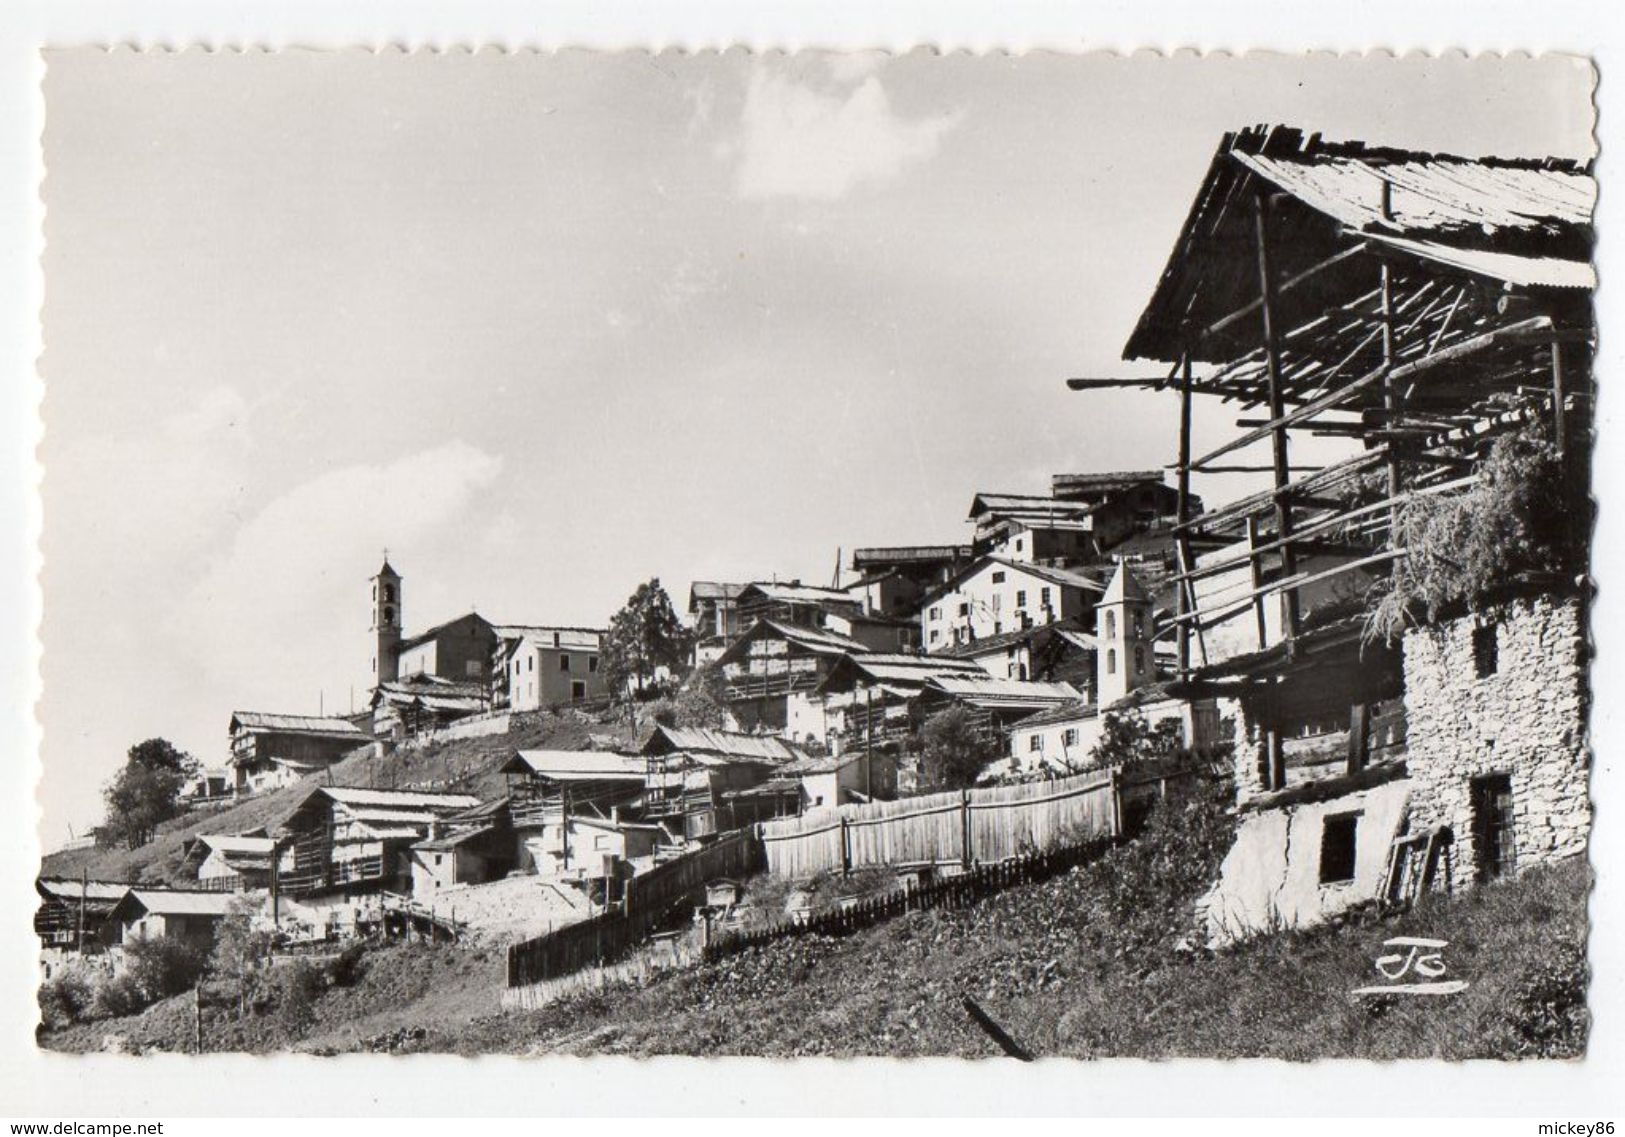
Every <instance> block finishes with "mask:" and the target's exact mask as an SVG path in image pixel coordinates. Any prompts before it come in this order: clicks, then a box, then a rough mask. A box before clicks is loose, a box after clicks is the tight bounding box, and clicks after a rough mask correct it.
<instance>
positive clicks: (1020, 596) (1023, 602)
mask: <svg viewBox="0 0 1625 1137" xmlns="http://www.w3.org/2000/svg"><path fill="white" fill-rule="evenodd" d="M1016 607H1017V608H1025V607H1027V590H1026V589H1024V588H1022V589H1017V590H1016Z"/></svg>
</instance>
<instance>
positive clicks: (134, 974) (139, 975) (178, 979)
mask: <svg viewBox="0 0 1625 1137" xmlns="http://www.w3.org/2000/svg"><path fill="white" fill-rule="evenodd" d="M124 958H125V966H126V974H127V975H128V976H129V978H130V979H131V981H132V982H134V984H135V987H136V990H137V991H139V992H141V994H142V995H143V996H144V997H145V999H146V1001H147V1002H149V1003H155V1002H157V1001H158V1000H159V999H163V998H167V997H168V996H170V995H178V994H180V993H181V992H182V991H189V990H191V989H192V988H193V987H195V986H196V985H197V982H198V980H199V978H201V977H202V975H203V969H204V967H205V966H206V965H207V963H208V955H207V953H206V952H204V951H203V950H202V949H200V948H197V947H194V946H192V945H191V944H189V943H186V942H185V941H183V940H177V939H170V938H169V937H167V936H157V937H152V938H146V939H136V940H131V941H130V942H129V943H128V944H127V945H126V946H125V949H124Z"/></svg>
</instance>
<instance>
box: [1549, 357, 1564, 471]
mask: <svg viewBox="0 0 1625 1137" xmlns="http://www.w3.org/2000/svg"><path fill="white" fill-rule="evenodd" d="M1566 398H1567V395H1566V394H1565V393H1564V391H1563V352H1562V348H1560V347H1559V346H1558V342H1557V341H1556V340H1555V339H1554V340H1553V341H1552V442H1553V444H1554V445H1555V446H1556V447H1557V456H1558V458H1559V459H1561V458H1562V457H1563V452H1564V450H1565V449H1566V448H1567V445H1568V438H1567V434H1568V431H1567V429H1566V424H1565V423H1564V421H1563V402H1564V400H1565V399H1566Z"/></svg>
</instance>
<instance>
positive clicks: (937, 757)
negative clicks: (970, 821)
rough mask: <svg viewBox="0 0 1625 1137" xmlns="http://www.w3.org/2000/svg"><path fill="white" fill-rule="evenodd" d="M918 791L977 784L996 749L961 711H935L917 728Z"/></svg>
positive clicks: (996, 754)
mask: <svg viewBox="0 0 1625 1137" xmlns="http://www.w3.org/2000/svg"><path fill="white" fill-rule="evenodd" d="M919 748H920V790H921V792H923V793H934V792H937V791H939V790H957V789H963V788H964V787H966V786H971V785H975V784H976V778H977V775H979V774H980V773H981V772H982V770H983V769H984V768H985V767H986V766H987V764H988V763H989V762H992V761H994V760H995V759H996V758H998V756H999V751H998V748H997V747H995V746H994V745H993V744H992V743H991V742H990V741H989V740H988V737H987V734H986V732H985V731H983V730H982V729H981V728H980V727H978V726H977V725H976V720H975V719H973V718H972V717H971V715H970V712H969V711H967V710H965V708H964V707H959V706H953V707H949V708H948V709H946V710H942V711H938V712H937V713H936V714H934V715H932V716H931V717H930V718H928V719H926V720H925V724H924V725H923V726H921V727H920V736H919Z"/></svg>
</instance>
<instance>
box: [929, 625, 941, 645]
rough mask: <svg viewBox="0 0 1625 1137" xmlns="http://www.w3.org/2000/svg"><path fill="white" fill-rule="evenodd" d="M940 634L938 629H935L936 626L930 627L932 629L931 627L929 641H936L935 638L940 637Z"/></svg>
mask: <svg viewBox="0 0 1625 1137" xmlns="http://www.w3.org/2000/svg"><path fill="white" fill-rule="evenodd" d="M940 636H941V633H940V632H939V631H938V630H937V629H936V628H932V629H931V642H932V643H936V642H937V639H938V638H939V637H940Z"/></svg>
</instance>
